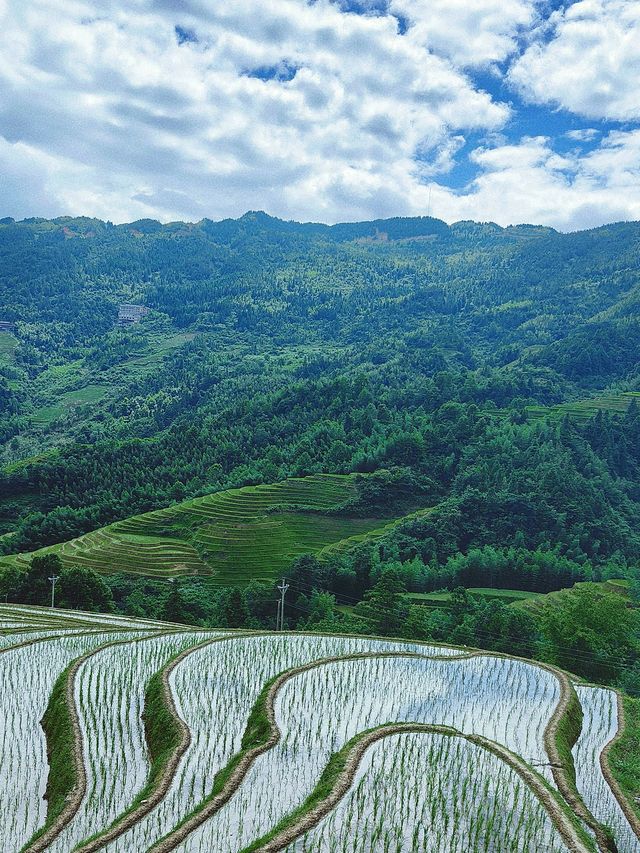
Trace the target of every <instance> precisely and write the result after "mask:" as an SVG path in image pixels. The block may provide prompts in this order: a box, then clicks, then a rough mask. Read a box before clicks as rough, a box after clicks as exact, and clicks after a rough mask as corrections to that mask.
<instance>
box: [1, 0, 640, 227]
mask: <svg viewBox="0 0 640 853" xmlns="http://www.w3.org/2000/svg"><path fill="white" fill-rule="evenodd" d="M588 2H589V3H591V5H593V6H594V7H599V4H598V3H597V2H595V0H580V2H578V3H577V4H576V6H586V5H587V3H588ZM610 2H611V4H612V5H619V4H620V0H610ZM361 5H362V8H363V9H364V8H366V2H365V0H363V2H362V4H361ZM372 8H375V9H376V10H378V11H379V10H380V9H381V8H382V6H381V4H380V3H377V2H375V3H374V4H373V6H372ZM539 8H542V7H541V6H540V4H538V3H536V2H534V0H474V2H473V3H469V2H468V0H464V2H463V0H429V2H426V0H412V2H410V3H409V0H390V9H391V12H393V13H394V14H396V15H403V16H406V17H407V18H410V19H411V26H410V27H409V29H408V30H407V31H406V33H405V34H404V35H401V34H400V33H399V31H398V21H397V20H396V18H394V17H393V16H392V15H391V14H388V15H385V14H379V15H356V14H347V13H345V12H343V11H341V8H340V6H339V5H338V4H336V3H333V2H330V0H317V2H315V3H308V2H306V0H261V2H257V0H233V2H232V0H219V2H216V3H211V2H209V0H181V3H179V4H177V3H176V2H175V0H102V2H101V3H100V4H96V3H95V2H94V0H30V2H28V3H24V2H22V0H0V26H1V27H2V30H3V36H4V40H5V43H6V44H11V46H12V51H11V54H9V52H8V51H4V52H2V53H0V198H1V199H2V208H3V209H2V210H1V211H0V216H1V215H5V214H6V215H17V216H27V215H57V214H60V213H71V214H86V215H93V216H99V217H101V218H104V219H111V220H112V221H125V220H131V219H135V218H140V217H148V216H152V217H155V218H158V219H161V220H170V219H177V218H181V219H199V218H201V217H203V216H210V217H212V218H218V217H223V216H236V215H239V214H241V213H243V212H244V211H245V210H247V209H255V208H263V209H265V210H267V211H269V212H270V213H272V214H275V215H278V216H282V217H285V218H295V219H312V220H324V221H327V222H331V221H338V220H349V219H366V218H372V217H378V216H392V215H412V214H421V213H425V212H426V210H427V205H428V199H429V194H430V193H431V194H432V202H431V210H432V212H433V213H434V214H435V215H440V216H442V217H443V218H446V219H448V220H449V221H451V220H453V219H460V218H476V219H482V220H486V219H494V220H496V221H498V222H501V223H504V224H506V223H508V222H518V221H531V222H543V223H548V224H553V225H556V226H558V227H563V228H564V227H566V228H569V227H574V226H576V227H577V226H581V225H584V224H596V222H597V221H601V222H604V221H607V220H608V219H609V220H610V219H611V218H616V219H618V218H625V217H631V216H640V210H639V209H638V190H637V186H638V185H640V181H639V180H638V176H637V169H638V159H637V158H638V151H637V144H636V142H635V141H634V139H635V137H633V134H630V132H628V130H627V132H626V133H623V132H622V131H621V132H620V133H621V135H619V136H616V135H615V134H612V133H609V135H608V136H605V137H603V139H602V140H601V141H600V145H599V147H598V148H596V149H595V150H593V151H592V152H591V153H590V154H589V155H588V156H587V155H584V156H581V155H580V152H579V148H580V146H576V149H577V150H576V151H575V152H572V153H571V154H566V155H564V156H563V157H560V156H558V155H557V154H555V153H554V151H553V143H552V141H550V140H548V139H546V137H545V138H536V139H526V140H522V141H518V140H516V141H515V142H514V141H511V142H507V141H506V140H505V139H503V138H500V137H499V136H498V134H499V133H501V132H505V129H508V126H507V121H508V119H509V117H510V114H511V108H510V107H509V106H507V105H506V104H504V103H499V102H497V101H496V100H494V99H493V98H492V97H491V96H490V95H489V94H487V93H486V92H483V91H480V90H479V89H478V88H477V87H476V86H475V85H474V83H473V81H472V79H471V78H470V77H469V76H468V74H467V72H466V71H465V69H466V68H469V67H471V66H476V67H487V66H492V64H493V63H498V62H501V61H503V60H505V59H508V58H509V57H510V56H511V55H512V54H513V52H514V51H515V50H516V49H517V45H518V43H519V40H520V39H521V37H522V36H523V35H526V33H527V31H528V30H530V29H531V28H532V27H535V26H536V25H537V23H538V20H537V17H536V15H537V14H538V12H537V11H536V10H537V9H539ZM573 8H575V7H573ZM569 16H570V11H569V12H567V13H566V14H556V15H555V16H553V20H552V23H551V26H552V28H553V32H554V34H556V35H557V36H558V38H560V35H561V30H562V27H563V26H564V25H565V23H566V21H567V20H569ZM176 26H179V27H182V28H183V31H186V32H188V33H189V38H188V39H184V38H183V39H179V38H177V37H176V31H175V27H176ZM179 41H182V42H183V43H182V44H179ZM553 43H554V42H551V44H553ZM531 55H532V54H530V52H529V51H527V52H525V54H524V59H523V60H522V62H524V60H525V59H526V58H527V57H528V56H531ZM527 61H528V60H527ZM518 67H524V65H522V66H520V64H519V63H516V66H515V68H518ZM269 68H271V69H273V74H274V76H275V78H276V79H272V80H264V79H259V76H260V74H262V76H267V75H266V70H267V69H269ZM492 70H493V71H494V72H495V73H497V72H496V71H495V68H493V69H492ZM294 72H295V73H294ZM515 73H516V72H515V71H514V74H515ZM290 77H291V79H288V78H290ZM621 97H622V95H621ZM471 133H475V134H476V137H473V138H480V139H484V142H483V143H482V144H481V145H478V146H477V149H476V151H475V152H474V153H473V154H472V159H473V160H474V162H475V165H476V166H477V168H478V169H479V175H478V177H477V179H476V180H475V181H474V182H473V183H472V184H471V185H470V186H468V187H466V188H465V189H464V191H462V192H454V191H452V190H449V189H447V188H446V187H441V186H438V185H437V183H433V184H432V185H431V189H430V187H429V184H430V182H435V181H437V180H438V179H439V178H440V179H442V176H443V175H444V174H446V173H447V172H448V171H449V170H451V169H452V168H453V166H454V164H455V162H456V159H457V158H458V157H460V156H463V151H466V150H467V149H468V141H469V139H470V138H471ZM542 133H544V131H542ZM571 133H573V136H571V135H570V134H571ZM570 134H569V138H573V139H575V140H576V142H579V141H585V140H588V139H589V138H590V135H591V130H590V129H589V128H587V129H585V130H584V131H572V132H570ZM489 140H492V141H491V142H490V141H489ZM595 141H596V138H595V137H593V138H592V139H591V142H592V143H593V142H595ZM634 181H635V184H634Z"/></svg>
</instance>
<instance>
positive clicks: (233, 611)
mask: <svg viewBox="0 0 640 853" xmlns="http://www.w3.org/2000/svg"><path fill="white" fill-rule="evenodd" d="M221 599H222V600H221V602H220V618H221V623H220V627H221V628H244V627H245V626H246V624H247V622H248V621H249V610H248V608H247V601H246V599H245V596H244V592H243V590H241V589H240V588H239V587H231V588H230V589H228V590H225V591H224V592H223V594H222V596H221Z"/></svg>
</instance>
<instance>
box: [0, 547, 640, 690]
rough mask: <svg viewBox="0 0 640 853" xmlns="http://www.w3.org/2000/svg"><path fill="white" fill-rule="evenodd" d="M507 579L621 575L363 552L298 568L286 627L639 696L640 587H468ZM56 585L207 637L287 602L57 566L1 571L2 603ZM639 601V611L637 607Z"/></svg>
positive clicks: (89, 605)
mask: <svg viewBox="0 0 640 853" xmlns="http://www.w3.org/2000/svg"><path fill="white" fill-rule="evenodd" d="M382 551H383V553H384V548H383V549H382ZM420 566H421V568H420ZM508 567H510V571H509V570H508ZM500 571H503V572H507V574H506V575H505V577H508V578H509V581H510V582H511V583H514V584H515V585H523V586H524V585H525V584H528V585H532V584H535V585H537V586H538V587H539V588H540V589H547V588H552V589H553V588H557V587H558V586H561V585H571V584H572V583H573V581H576V580H579V579H580V580H582V579H585V578H586V579H588V580H591V579H593V578H597V579H600V578H602V577H605V578H606V577H608V576H609V575H611V576H614V577H618V576H620V574H621V573H624V569H623V568H621V567H620V565H616V564H614V563H611V564H607V565H605V566H602V567H600V569H598V570H595V569H594V568H593V567H592V566H590V565H588V564H584V565H580V564H576V563H573V562H572V561H569V560H567V559H566V558H562V557H560V556H559V555H558V554H556V553H553V552H548V551H544V550H542V549H539V550H537V551H535V552H531V551H527V550H526V549H522V548H521V549H494V548H483V549H476V550H473V551H471V552H469V554H467V555H457V556H456V557H454V558H450V559H449V560H448V561H447V563H446V564H445V565H444V566H442V567H440V571H439V572H438V571H437V570H436V569H435V567H433V566H432V567H431V568H429V567H426V566H425V565H424V564H421V563H420V561H418V560H417V559H414V560H413V561H411V562H410V564H406V563H405V564H402V563H399V562H398V561H397V560H393V559H388V558H387V557H384V556H382V557H381V555H380V549H376V551H375V552H374V551H372V550H371V549H367V548H360V549H359V550H358V551H357V552H356V553H354V554H353V555H350V556H348V557H343V559H342V561H338V562H334V563H333V565H331V564H326V563H320V562H319V561H318V560H317V559H316V558H315V557H312V556H310V555H307V556H303V557H300V558H298V559H297V560H296V561H295V562H294V564H293V565H292V567H291V571H290V572H289V573H288V576H287V583H288V584H289V589H288V592H287V599H286V602H285V611H284V612H285V616H284V626H285V628H286V629H288V630H301V631H321V632H336V633H352V634H376V635H380V636H391V637H403V638H405V639H408V640H420V641H434V642H443V643H450V644H455V645H464V646H472V647H480V648H483V649H489V650H495V651H498V652H505V653H508V654H516V655H522V656H527V657H534V658H537V659H539V660H543V661H547V662H550V663H554V664H557V665H558V666H561V667H563V668H565V669H568V670H570V671H571V672H574V673H576V674H578V675H581V676H583V677H585V678H588V679H590V680H594V681H599V682H603V683H607V684H615V685H617V686H619V687H622V688H624V689H625V690H627V691H628V692H629V693H631V694H632V695H640V663H639V661H638V652H639V650H640V616H639V613H640V611H639V610H638V609H637V602H638V599H639V598H640V596H639V595H638V591H639V590H638V583H637V579H636V582H635V583H634V584H633V585H632V586H631V595H632V599H629V598H628V597H626V595H623V594H621V593H620V592H615V591H612V590H609V589H607V587H606V585H602V584H597V583H593V582H583V583H580V584H579V585H577V586H573V587H572V588H568V589H563V590H562V591H560V592H555V593H552V594H551V595H549V596H547V597H544V598H542V599H540V598H538V599H535V600H534V601H533V602H532V603H520V604H517V605H514V604H511V605H507V604H505V603H503V602H502V601H500V600H493V599H483V598H479V597H476V596H472V595H470V594H469V593H468V592H467V590H466V588H465V582H467V583H468V582H469V581H473V582H474V583H476V582H477V583H479V584H482V585H487V584H491V582H493V581H495V580H497V579H498V578H499V574H498V573H499V572H500ZM53 575H57V576H58V579H59V580H58V585H57V588H56V602H57V604H58V606H61V607H67V608H80V609H84V610H95V611H99V612H106V611H113V612H118V613H121V614H126V615H129V616H135V617H152V618H157V619H164V620H167V621H170V622H178V623H184V624H189V625H199V626H202V627H216V628H245V629H254V630H273V629H274V628H275V627H276V612H277V601H278V599H279V591H278V590H277V588H276V587H275V585H271V584H266V583H260V582H257V581H253V582H251V583H250V584H249V585H248V586H247V587H246V588H244V589H242V588H238V587H228V588H216V587H212V586H211V585H210V584H208V583H207V581H206V580H205V579H193V578H188V579H182V580H174V581H169V582H166V581H164V582H163V581H157V580H152V579H145V578H135V577H132V576H129V575H114V576H110V577H109V576H108V577H104V578H103V577H100V576H98V575H96V574H95V572H93V571H92V570H91V569H86V568H74V567H71V568H63V567H62V565H61V563H60V560H59V558H58V557H57V556H55V555H46V556H43V557H34V558H33V560H32V561H31V565H30V568H29V569H27V570H25V571H17V570H15V569H12V570H9V571H5V572H0V597H3V598H4V599H5V600H10V601H15V602H20V603H29V604H38V605H46V604H49V602H50V595H51V583H50V578H51V577H52V576H53ZM347 579H348V582H347ZM445 581H446V583H447V584H448V586H446V587H443V588H444V589H448V590H449V591H450V596H449V598H448V599H447V600H446V601H445V603H444V604H443V606H442V607H437V608H431V607H426V606H423V605H420V604H416V603H415V602H414V601H413V600H412V599H410V598H408V597H407V596H406V593H407V590H408V589H415V588H420V589H428V588H430V586H432V585H434V584H435V583H436V582H445ZM612 586H613V585H612ZM345 588H346V589H348V590H349V593H350V594H351V595H348V594H347V593H346V592H345V591H344V589H345ZM614 588H615V587H614ZM351 596H357V598H355V597H351ZM634 600H635V602H636V603H635V606H631V605H632V604H633V602H634ZM346 602H348V604H346Z"/></svg>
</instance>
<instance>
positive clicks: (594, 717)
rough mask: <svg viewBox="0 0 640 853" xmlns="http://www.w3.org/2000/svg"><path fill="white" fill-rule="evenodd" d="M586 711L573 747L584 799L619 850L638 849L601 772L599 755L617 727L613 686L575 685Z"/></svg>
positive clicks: (634, 851) (630, 851)
mask: <svg viewBox="0 0 640 853" xmlns="http://www.w3.org/2000/svg"><path fill="white" fill-rule="evenodd" d="M576 692H577V694H578V698H579V699H580V704H581V705H582V711H583V714H584V717H583V721H582V731H581V733H580V737H579V738H578V740H577V742H576V744H575V746H574V748H573V757H574V762H575V767H576V786H577V788H578V790H579V791H580V793H581V795H582V797H583V799H584V801H585V803H586V804H587V806H588V807H589V809H590V810H591V812H592V813H593V815H594V817H596V818H597V819H598V820H599V821H600V822H601V823H603V824H605V825H606V826H608V827H609V828H610V829H611V830H612V832H613V834H614V837H615V840H616V844H617V847H618V851H619V853H637V851H638V850H640V841H639V840H638V838H637V836H636V835H635V833H634V832H633V830H632V829H631V827H630V826H629V823H628V821H627V818H626V817H625V814H624V812H623V811H622V809H621V808H620V804H619V803H618V801H617V799H616V798H615V796H614V794H613V792H612V790H611V788H610V787H609V784H608V783H607V780H606V779H605V777H604V775H603V773H602V767H601V765H600V755H601V753H602V750H603V749H604V747H605V746H606V745H607V743H608V742H609V741H610V740H611V739H612V738H613V737H614V735H615V734H616V732H617V731H618V703H617V696H616V694H615V692H614V691H613V690H607V689H606V688H604V687H587V686H582V685H576Z"/></svg>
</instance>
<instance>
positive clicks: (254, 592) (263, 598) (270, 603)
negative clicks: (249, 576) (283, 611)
mask: <svg viewBox="0 0 640 853" xmlns="http://www.w3.org/2000/svg"><path fill="white" fill-rule="evenodd" d="M276 595H277V593H276V590H275V588H274V587H273V585H272V584H269V583H263V582H261V581H258V580H255V579H253V580H252V581H250V583H249V584H248V586H247V587H246V589H245V591H244V597H245V601H246V603H247V609H248V611H249V623H248V626H247V627H251V628H273V626H274V625H275V621H276Z"/></svg>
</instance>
